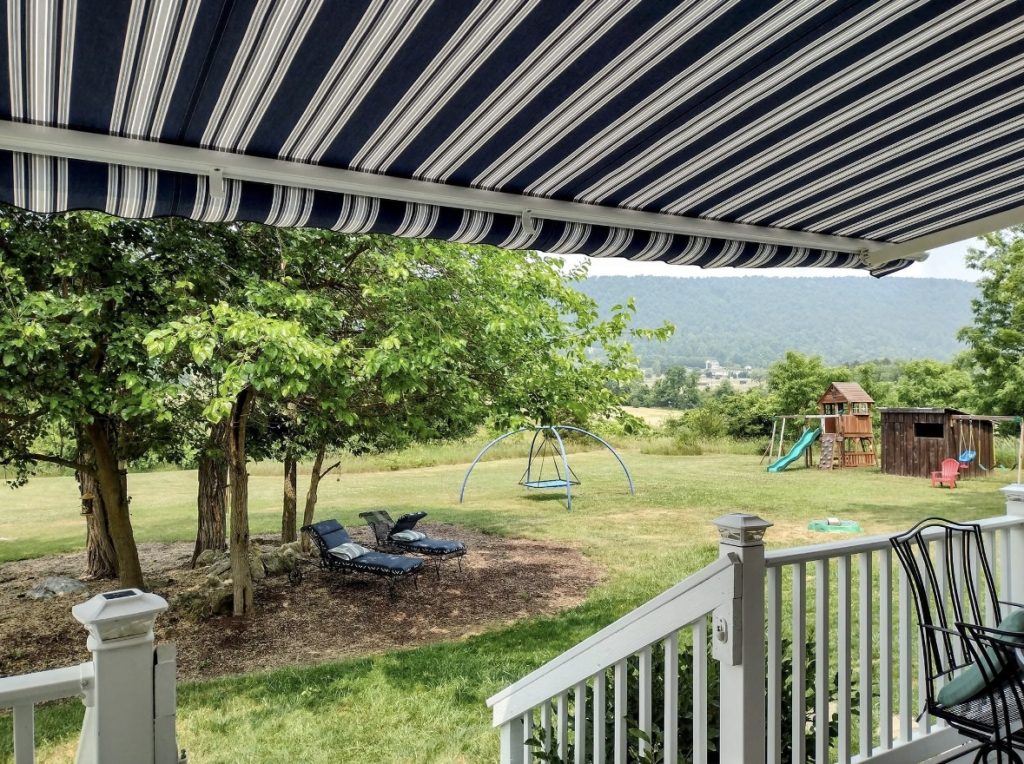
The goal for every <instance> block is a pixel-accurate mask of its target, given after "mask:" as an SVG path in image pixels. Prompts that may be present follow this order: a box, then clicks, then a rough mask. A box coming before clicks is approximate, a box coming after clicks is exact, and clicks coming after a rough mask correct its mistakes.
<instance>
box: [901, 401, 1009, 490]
mask: <svg viewBox="0 0 1024 764" xmlns="http://www.w3.org/2000/svg"><path fill="white" fill-rule="evenodd" d="M992 433H993V430H992V422H991V420H989V419H986V418H982V417H979V418H971V417H970V416H969V415H968V414H965V413H964V412H963V411H958V410H957V409H923V408H922V409H917V408H900V409H882V472H884V473H886V474H888V475H906V476H909V477H929V476H930V475H931V473H932V471H935V470H939V469H941V466H942V460H943V459H956V458H957V457H958V456H959V455H960V454H961V453H963V452H964V451H965V450H967V449H968V448H970V449H971V450H974V451H976V452H977V456H976V457H975V458H974V459H973V460H972V461H971V462H969V463H968V465H967V467H966V469H962V470H961V473H960V474H961V475H964V476H967V477H975V476H977V475H982V474H984V471H983V470H982V469H981V466H979V465H984V466H985V467H988V468H991V467H992V464H993V462H994V443H993V438H992ZM972 436H973V437H972Z"/></svg>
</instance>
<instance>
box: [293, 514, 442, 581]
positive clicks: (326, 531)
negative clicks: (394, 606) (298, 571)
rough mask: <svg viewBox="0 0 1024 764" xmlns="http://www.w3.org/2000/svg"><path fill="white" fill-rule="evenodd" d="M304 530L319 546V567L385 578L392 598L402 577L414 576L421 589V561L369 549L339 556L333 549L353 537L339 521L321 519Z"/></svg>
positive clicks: (329, 570)
mask: <svg viewBox="0 0 1024 764" xmlns="http://www.w3.org/2000/svg"><path fill="white" fill-rule="evenodd" d="M301 530H302V532H303V533H305V534H307V535H308V536H309V537H310V539H312V541H313V543H314V544H315V545H316V548H317V551H318V552H319V553H320V567H321V569H323V570H324V571H327V572H339V573H343V574H347V573H365V574H367V575H371V576H378V577H379V578H383V579H384V580H385V581H387V584H388V594H389V596H390V597H391V598H392V599H394V598H395V584H396V582H397V581H398V580H400V579H403V578H406V577H408V578H411V579H412V581H413V583H414V584H415V585H416V588H419V583H418V581H417V577H418V576H419V574H420V572H421V570H422V568H423V561H422V560H417V559H415V558H411V557H402V556H400V555H395V554H384V553H382V552H367V553H366V554H364V555H362V556H360V557H356V558H355V559H354V560H348V559H345V558H343V557H339V556H338V555H337V554H335V553H333V552H332V551H331V550H332V549H334V548H335V547H338V546H340V545H342V544H346V543H349V542H351V541H352V538H351V537H350V536H349V535H348V531H346V530H345V529H344V528H343V527H342V526H341V523H339V522H338V521H337V520H322V521H320V522H319V523H313V524H312V525H304V526H303V527H302V529H301ZM301 580H302V579H301V577H299V579H298V581H293V583H298V582H301Z"/></svg>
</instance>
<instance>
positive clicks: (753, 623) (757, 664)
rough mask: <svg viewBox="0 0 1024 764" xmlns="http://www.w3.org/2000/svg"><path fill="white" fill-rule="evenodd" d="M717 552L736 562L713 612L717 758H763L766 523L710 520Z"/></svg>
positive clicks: (742, 518) (742, 517)
mask: <svg viewBox="0 0 1024 764" xmlns="http://www.w3.org/2000/svg"><path fill="white" fill-rule="evenodd" d="M713 522H714V524H715V525H716V526H717V528H718V532H719V535H720V540H719V550H720V553H721V556H723V557H724V556H727V555H735V556H736V557H738V558H739V560H740V562H741V565H740V566H739V567H738V568H737V572H738V580H737V582H736V588H735V592H734V595H733V600H732V602H731V603H728V604H726V605H724V606H723V607H721V608H719V609H718V610H716V611H715V616H714V623H713V631H712V633H713V634H714V653H715V657H716V658H717V659H718V660H719V661H720V663H721V667H720V688H719V691H720V693H721V696H720V705H719V707H720V708H721V709H722V714H723V717H722V725H721V726H722V734H721V740H720V742H719V751H720V756H721V760H722V761H723V762H726V761H728V762H734V761H735V762H751V763H753V762H763V761H764V760H765V723H766V722H765V644H764V643H765V633H764V608H765V602H764V600H765V592H764V587H765V565H764V541H763V538H764V533H765V531H766V530H767V529H768V528H770V527H771V525H772V524H771V523H769V522H768V521H767V520H762V519H761V518H760V517H758V516H757V515H748V514H743V513H733V514H730V515H724V516H723V517H719V518H716V519H715V520H714V521H713Z"/></svg>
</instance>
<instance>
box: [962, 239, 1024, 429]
mask: <svg viewBox="0 0 1024 764" xmlns="http://www.w3.org/2000/svg"><path fill="white" fill-rule="evenodd" d="M982 240H983V241H984V246H983V247H981V248H972V249H970V250H968V254H967V264H968V267H970V268H973V269H974V270H977V271H979V272H980V273H981V274H982V277H981V279H979V281H978V290H979V295H978V297H977V298H976V299H975V300H973V301H972V303H971V308H972V311H973V314H974V320H973V323H972V324H971V325H970V326H968V327H965V328H964V329H962V330H961V331H960V335H959V336H960V339H961V340H963V341H964V342H966V343H967V345H968V348H969V351H968V352H969V359H970V361H971V362H972V365H973V376H974V383H975V385H976V388H977V394H978V398H979V403H980V405H981V408H983V409H985V410H986V411H987V412H988V413H993V414H1019V413H1021V412H1022V411H1024V226H1014V227H1012V228H1008V229H1006V230H1004V231H999V232H997V233H992V234H989V235H988V236H984V237H982Z"/></svg>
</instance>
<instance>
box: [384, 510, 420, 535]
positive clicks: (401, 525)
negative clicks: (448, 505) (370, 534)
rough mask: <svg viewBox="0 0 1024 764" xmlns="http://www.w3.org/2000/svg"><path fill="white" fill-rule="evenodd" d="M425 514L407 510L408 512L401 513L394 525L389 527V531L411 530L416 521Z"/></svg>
mask: <svg viewBox="0 0 1024 764" xmlns="http://www.w3.org/2000/svg"><path fill="white" fill-rule="evenodd" d="M426 516H427V513H426V512H409V513H408V514H405V515H402V516H401V517H400V518H398V521H397V522H396V523H395V527H394V528H392V529H391V533H393V534H394V533H401V532H402V531H411V530H412V529H413V528H415V527H416V523H418V522H419V521H420V520H422V519H423V518H424V517H426Z"/></svg>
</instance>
